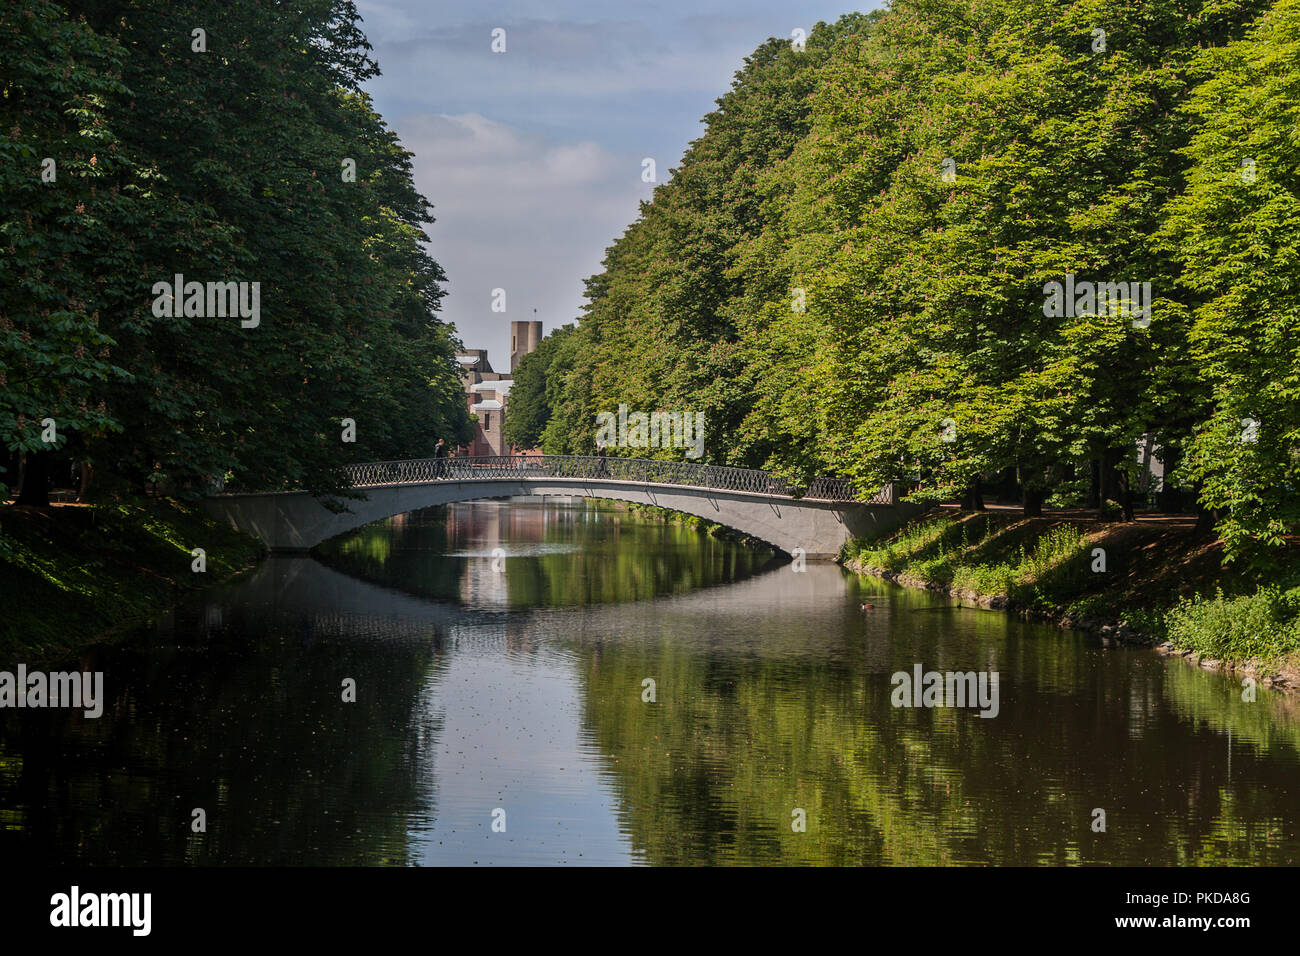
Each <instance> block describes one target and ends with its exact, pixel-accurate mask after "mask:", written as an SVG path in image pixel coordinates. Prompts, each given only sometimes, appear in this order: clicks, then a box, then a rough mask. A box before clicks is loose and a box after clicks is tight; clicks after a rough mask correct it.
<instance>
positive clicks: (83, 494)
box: [77, 461, 94, 503]
mask: <svg viewBox="0 0 1300 956" xmlns="http://www.w3.org/2000/svg"><path fill="white" fill-rule="evenodd" d="M91 471H92V469H91V466H90V462H88V461H83V462H82V463H81V487H80V488H78V489H77V500H78V501H80V502H83V503H84V502H85V501H86V499H87V498H88V497H89V494H90V483H91V481H93V480H94V479H93V476H92V474H91Z"/></svg>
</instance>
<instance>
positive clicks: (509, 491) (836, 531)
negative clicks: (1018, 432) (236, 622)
mask: <svg viewBox="0 0 1300 956" xmlns="http://www.w3.org/2000/svg"><path fill="white" fill-rule="evenodd" d="M348 478H349V479H350V481H351V483H352V487H353V489H354V490H356V491H358V492H361V493H362V494H363V495H364V496H365V497H364V498H362V499H359V500H354V499H344V504H346V506H347V509H348V510H346V511H344V512H341V513H336V512H334V511H331V510H329V509H328V508H326V507H325V506H324V505H323V504H322V503H321V502H320V500H318V499H317V498H316V497H314V496H313V495H311V494H310V493H309V492H305V491H281V492H262V493H253V494H219V495H213V496H211V497H209V498H208V499H207V500H206V502H205V505H206V507H207V509H208V511H209V512H210V513H211V514H212V515H213V516H215V517H217V518H218V519H220V520H224V521H226V522H227V523H229V524H230V525H232V526H233V527H235V528H238V529H239V530H241V531H246V532H248V533H250V534H254V535H256V536H257V537H259V538H261V539H262V540H263V541H265V542H266V544H267V546H268V547H269V548H271V550H273V551H305V550H308V549H310V548H313V547H315V546H316V545H318V544H320V543H321V542H322V541H325V540H326V539H328V538H332V537H334V536H335V535H339V534H343V533H344V532H346V531H351V530H352V529H353V528H358V527H360V526H361V525H364V524H369V523H370V522H372V521H379V520H381V519H383V518H387V517H391V516H392V515H397V514H403V513H405V512H408V511H415V510H417V509H420V508H428V507H430V506H431V505H441V504H447V503H449V502H453V501H473V500H475V499H481V498H507V497H514V496H517V495H564V496H578V497H583V498H608V499H612V500H616V501H630V502H635V503H638V504H647V505H656V506H658V507H660V508H669V509H672V510H673V511H681V512H684V513H686V514H692V515H698V516H699V517H701V518H707V519H708V520H710V521H716V522H717V523H718V524H721V525H725V526H726V527H728V528H733V529H735V530H737V531H740V532H743V533H744V534H747V535H750V536H752V537H754V538H758V539H759V540H761V541H765V542H767V543H768V544H771V545H773V546H774V547H776V548H779V549H780V550H782V551H785V552H786V553H793V552H794V550H795V549H796V548H802V549H803V550H804V552H805V553H806V554H807V556H808V557H809V558H834V557H835V556H836V555H837V554H838V553H839V550H840V547H841V546H842V545H843V544H844V542H845V541H847V540H848V539H849V538H851V537H857V536H861V535H872V536H874V535H877V534H882V533H884V532H887V531H891V530H893V529H894V528H895V527H897V526H898V525H900V524H902V523H903V521H904V520H906V518H908V517H910V516H911V515H912V514H915V513H916V512H918V511H919V510H920V508H919V507H917V506H914V505H905V504H901V503H899V502H896V501H895V500H894V490H893V486H892V485H891V486H888V487H886V488H885V489H884V490H883V491H881V492H880V493H879V494H877V495H875V496H874V497H871V498H870V499H868V500H859V499H858V498H857V497H855V495H854V493H853V489H852V487H851V485H850V483H849V481H848V480H847V479H844V478H818V479H815V480H814V481H813V482H812V483H811V484H809V485H808V487H806V488H798V487H794V486H792V485H790V484H789V483H787V482H786V481H785V480H784V479H781V478H777V477H776V476H774V475H771V474H769V473H768V472H765V471H756V470H754V469H750V468H728V467H723V466H719V465H705V464H699V463H696V462H670V461H653V460H648V459H641V458H601V457H582V456H572V455H545V456H540V455H527V456H526V455H514V456H502V457H491V458H443V459H436V458H421V459H413V460H410V461H381V462H373V463H370V464H365V465H353V466H351V467H350V468H349V469H348Z"/></svg>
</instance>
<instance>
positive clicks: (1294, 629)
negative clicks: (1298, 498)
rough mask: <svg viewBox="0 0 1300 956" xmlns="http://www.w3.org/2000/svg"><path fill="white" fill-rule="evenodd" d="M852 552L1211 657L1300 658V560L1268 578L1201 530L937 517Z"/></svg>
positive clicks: (866, 560) (857, 557) (876, 565)
mask: <svg viewBox="0 0 1300 956" xmlns="http://www.w3.org/2000/svg"><path fill="white" fill-rule="evenodd" d="M1097 547H1101V548H1103V549H1104V550H1105V552H1106V569H1105V571H1104V572H1099V571H1096V570H1094V567H1093V564H1094V549H1095V548H1097ZM841 557H842V559H844V560H846V561H848V562H850V563H857V564H858V565H859V566H862V567H865V568H869V569H874V570H877V571H891V572H896V573H901V574H904V575H907V576H910V577H912V578H916V579H919V580H921V581H924V582H926V583H927V584H933V585H940V586H945V587H950V588H955V589H957V590H959V591H963V592H968V593H973V594H976V595H979V596H982V597H984V596H993V595H1002V596H1005V597H1006V598H1007V600H1008V601H1009V602H1010V603H1011V604H1012V605H1013V606H1015V607H1019V608H1028V609H1034V610H1039V611H1043V612H1046V613H1048V614H1052V615H1055V616H1057V617H1069V618H1072V619H1075V620H1085V619H1086V620H1100V621H1116V622H1123V623H1124V624H1126V625H1128V626H1129V627H1131V628H1133V629H1134V630H1136V631H1137V632H1138V633H1140V634H1143V635H1146V636H1147V637H1148V638H1150V639H1151V640H1153V641H1160V640H1165V639H1168V640H1171V641H1173V643H1174V644H1175V645H1176V646H1178V647H1180V648H1184V649H1188V650H1193V651H1196V652H1197V653H1199V654H1201V655H1202V656H1205V657H1215V658H1218V659H1220V660H1229V661H1244V660H1247V659H1257V660H1260V661H1262V662H1266V663H1268V664H1270V665H1282V664H1289V665H1296V664H1298V663H1300V586H1297V585H1300V560H1298V559H1297V558H1296V557H1295V556H1294V554H1293V555H1292V556H1290V557H1289V559H1288V561H1285V562H1283V563H1282V564H1281V565H1279V567H1277V568H1274V569H1273V570H1272V571H1270V572H1269V573H1267V574H1263V573H1261V572H1259V571H1254V570H1251V569H1248V568H1238V567H1233V566H1228V567H1225V566H1223V565H1222V563H1221V561H1220V557H1221V549H1217V545H1216V544H1215V543H1214V542H1213V541H1207V540H1206V539H1204V538H1199V537H1197V536H1196V535H1195V533H1194V529H1191V528H1162V527H1160V526H1159V525H1158V524H1148V525H1135V524H1131V523H1129V524H1117V523H1108V522H1102V523H1097V522H1092V521H1090V520H1087V519H1077V518H1070V519H1053V518H1038V519H1032V520H1026V519H1023V518H1020V517H1019V516H1016V515H1009V514H1003V515H998V516H997V517H994V516H991V515H987V514H975V515H961V514H956V515H954V514H941V515H928V516H924V517H922V518H920V519H918V520H916V521H914V522H912V523H911V524H909V525H907V526H906V527H904V528H903V529H901V530H900V531H899V532H897V533H896V534H895V535H894V536H893V537H891V538H889V539H888V540H883V541H869V540H857V541H852V542H849V544H848V545H846V546H845V549H844V551H843V552H842V555H841Z"/></svg>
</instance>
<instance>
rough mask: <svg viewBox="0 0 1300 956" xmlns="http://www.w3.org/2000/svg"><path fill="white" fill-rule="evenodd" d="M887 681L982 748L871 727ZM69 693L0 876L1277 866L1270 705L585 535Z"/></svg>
mask: <svg viewBox="0 0 1300 956" xmlns="http://www.w3.org/2000/svg"><path fill="white" fill-rule="evenodd" d="M496 549H500V550H496ZM503 554H504V557H502V555H503ZM864 601H867V602H869V603H872V604H874V605H875V609H874V610H870V611H867V612H863V611H861V610H860V609H859V604H860V603H862V602H864ZM16 663H17V662H6V663H5V664H4V668H5V669H12V667H13V665H14V664H16ZM918 663H919V664H922V665H923V667H924V669H925V670H939V671H969V670H974V671H997V672H999V674H1000V681H999V705H1000V711H999V713H998V716H997V717H996V718H992V719H984V718H981V717H979V715H978V712H977V711H975V710H971V709H957V708H946V709H916V708H907V709H903V708H895V707H893V706H891V703H890V696H891V692H892V691H893V685H892V684H891V682H890V675H891V674H893V673H894V672H896V671H907V672H911V671H912V668H913V665H915V664H918ZM71 667H77V668H79V669H83V670H101V671H103V672H104V674H105V683H106V691H107V697H108V702H107V704H106V707H105V713H104V716H103V717H101V718H100V719H98V720H87V719H85V718H83V717H82V716H81V715H80V712H69V711H48V710H46V711H41V710H22V711H16V710H0V859H5V860H12V859H14V858H15V857H16V856H20V855H27V854H32V855H38V856H39V857H40V858H41V859H43V860H45V861H48V862H56V863H57V862H73V861H76V862H88V863H122V864H133V863H144V864H177V863H200V864H217V863H223V864H224V863H254V864H465V865H473V864H478V865H493V864H496V865H500V864H514V863H536V864H567V865H582V864H622V863H652V864H674V863H697V864H701V863H702V864H712V863H759V864H769V863H771V864H776V863H787V864H788V863H795V864H822V863H832V864H857V863H865V864H923V865H930V864H987V863H1019V864H1066V863H1156V864H1179V865H1182V864H1196V863H1254V864H1294V863H1297V862H1300V838H1298V837H1297V821H1298V820H1300V800H1297V797H1298V796H1300V792H1298V784H1300V762H1298V751H1300V714H1298V713H1297V712H1298V711H1300V703H1297V702H1296V701H1294V700H1290V699H1287V698H1285V697H1283V696H1281V695H1275V694H1273V693H1271V692H1268V691H1261V692H1260V697H1259V700H1258V701H1257V702H1256V703H1243V702H1242V701H1241V700H1240V687H1239V685H1238V684H1236V683H1234V682H1233V681H1231V680H1229V679H1227V678H1224V677H1222V676H1219V675H1215V674H1211V673H1207V672H1203V671H1199V670H1197V669H1196V668H1193V667H1190V666H1188V665H1186V664H1185V663H1184V662H1182V661H1169V662H1166V661H1164V660H1162V659H1161V658H1159V657H1157V656H1156V655H1154V654H1152V653H1150V652H1148V651H1141V650H1131V649H1103V648H1101V647H1100V646H1099V645H1098V644H1097V643H1096V642H1095V641H1094V640H1092V639H1089V638H1086V637H1083V636H1078V635H1072V634H1068V633H1064V632H1060V631H1055V630H1050V629H1046V628H1041V627H1037V626H1033V625H1029V624H1025V623H1022V622H1020V621H1018V620H1014V619H1011V618H1008V617H1006V616H1004V615H1001V614H999V613H997V612H988V611H975V610H969V609H959V608H955V607H952V606H951V605H950V602H948V601H946V600H944V599H939V598H936V597H933V596H930V595H927V594H920V593H916V592H908V591H904V590H901V589H897V588H893V587H890V586H888V585H884V584H881V583H879V582H877V581H874V580H870V579H863V580H859V579H858V578H857V577H856V576H854V575H851V574H848V573H846V572H844V571H843V570H842V569H840V568H838V567H835V566H833V565H816V564H809V566H808V568H807V571H806V572H805V573H795V572H793V571H792V569H791V566H790V565H789V564H788V563H786V562H783V561H780V560H778V559H776V558H774V557H773V556H771V555H767V554H761V553H756V552H752V551H748V550H746V549H744V548H741V547H739V546H736V545H734V544H729V543H726V542H721V541H718V540H716V539H713V538H709V537H707V536H704V535H701V534H698V533H696V532H693V531H690V530H688V529H685V528H681V527H677V526H666V525H661V524H657V523H652V522H649V521H647V520H645V519H642V518H638V517H636V516H631V515H628V514H625V513H622V512H620V511H617V510H614V507H613V506H611V505H600V506H598V505H596V504H595V503H587V502H576V503H572V504H565V503H561V502H551V503H548V504H543V503H542V502H540V501H537V500H533V501H527V500H526V501H519V502H482V503H477V504H472V505H470V504H467V505H455V506H448V507H446V508H437V509H429V510H428V511H423V512H417V513H414V514H410V515H404V516H401V517H399V518H395V519H393V520H391V521H388V522H384V523H382V524H378V525H372V526H369V527H367V528H363V529H361V530H360V531H358V532H356V533H354V534H352V535H349V536H347V537H345V538H342V539H339V540H337V541H335V542H331V543H330V546H329V548H328V550H327V553H326V554H324V555H322V557H321V560H320V561H317V560H313V559H309V558H272V559H268V560H267V561H266V562H265V563H264V564H263V565H262V566H261V567H260V568H259V569H258V570H257V571H256V572H254V573H253V574H251V575H249V576H247V577H245V578H243V579H241V580H240V581H238V582H235V583H234V584H232V585H228V586H226V587H223V588H217V589H214V590H212V591H210V592H208V593H207V594H206V595H204V600H203V601H202V602H198V603H196V604H194V605H193V606H192V607H189V608H186V609H182V610H180V611H178V612H176V613H174V614H172V615H169V616H168V617H167V618H166V619H165V620H163V621H162V622H160V623H159V624H157V625H155V626H152V627H150V628H148V629H145V630H142V631H140V632H138V633H136V634H133V635H131V636H130V637H129V638H128V639H127V640H125V641H124V642H121V643H119V644H117V645H115V646H113V647H104V648H97V649H95V650H93V651H90V652H87V653H86V654H85V655H83V656H82V657H81V658H80V659H79V660H76V661H68V662H64V663H63V664H61V665H51V666H50V667H49V668H48V669H67V668H71ZM647 679H650V680H653V681H654V685H653V688H654V695H655V699H654V701H653V702H647V701H645V700H643V694H644V693H646V690H644V689H643V688H645V687H646V685H645V684H644V682H645V681H646V680H647ZM348 680H350V681H354V682H355V687H356V693H355V696H356V700H355V702H344V701H343V699H342V698H343V694H344V691H343V688H344V682H345V681H348ZM195 808H202V809H203V810H204V811H205V812H206V817H207V831H206V832H205V833H194V832H192V831H191V826H190V823H191V819H192V816H191V815H192V812H193V810H194V809H195ZM1094 808H1101V809H1104V810H1105V812H1106V831H1105V832H1093V830H1092V828H1091V823H1092V820H1093V811H1094ZM796 810H802V811H803V814H804V815H805V817H806V821H807V823H806V832H795V831H794V830H793V829H792V825H791V824H792V820H793V819H794V818H795V817H794V815H793V814H794V812H795V811H796ZM494 814H495V818H496V819H497V820H501V819H502V817H504V824H505V829H504V832H495V831H494V830H493V821H494ZM499 825H500V824H498V826H499Z"/></svg>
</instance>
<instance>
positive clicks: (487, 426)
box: [483, 412, 492, 431]
mask: <svg viewBox="0 0 1300 956" xmlns="http://www.w3.org/2000/svg"><path fill="white" fill-rule="evenodd" d="M491 428H492V413H491V412H484V413H483V430H484V431H489V430H491Z"/></svg>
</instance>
